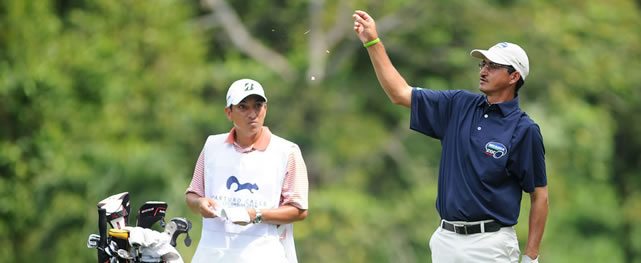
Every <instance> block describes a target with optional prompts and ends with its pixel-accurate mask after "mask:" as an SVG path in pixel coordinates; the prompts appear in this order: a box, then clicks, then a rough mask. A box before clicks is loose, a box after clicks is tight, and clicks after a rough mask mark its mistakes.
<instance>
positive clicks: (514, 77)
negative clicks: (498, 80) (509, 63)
mask: <svg viewBox="0 0 641 263" xmlns="http://www.w3.org/2000/svg"><path fill="white" fill-rule="evenodd" d="M519 79H521V73H520V72H518V71H514V72H512V74H510V84H516V83H517V82H519Z"/></svg>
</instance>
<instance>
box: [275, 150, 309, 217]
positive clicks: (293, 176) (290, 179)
mask: <svg viewBox="0 0 641 263" xmlns="http://www.w3.org/2000/svg"><path fill="white" fill-rule="evenodd" d="M308 191H309V183H308V179H307V166H306V165H305V161H304V160H303V155H302V154H301V151H300V149H299V148H298V146H297V145H294V146H292V148H291V152H290V153H289V156H288V160H287V174H286V175H285V180H284V182H283V188H282V192H281V201H280V204H281V205H286V204H288V205H293V206H295V207H298V208H299V209H303V210H307V208H308V204H307V197H308Z"/></svg>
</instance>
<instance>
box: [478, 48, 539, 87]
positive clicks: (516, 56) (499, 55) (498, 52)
mask: <svg viewBox="0 0 641 263" xmlns="http://www.w3.org/2000/svg"><path fill="white" fill-rule="evenodd" d="M470 55H471V56H472V57H475V58H480V59H487V60H489V61H492V62H494V63H499V64H503V65H510V66H512V67H514V69H516V71H518V72H519V73H520V74H521V77H522V78H523V80H525V77H527V75H528V73H530V60H529V59H528V58H527V54H525V51H524V50H523V49H522V48H521V47H519V46H518V45H517V44H513V43H508V42H501V43H498V44H496V45H494V46H493V47H491V48H490V49H488V50H482V49H474V50H472V51H471V52H470Z"/></svg>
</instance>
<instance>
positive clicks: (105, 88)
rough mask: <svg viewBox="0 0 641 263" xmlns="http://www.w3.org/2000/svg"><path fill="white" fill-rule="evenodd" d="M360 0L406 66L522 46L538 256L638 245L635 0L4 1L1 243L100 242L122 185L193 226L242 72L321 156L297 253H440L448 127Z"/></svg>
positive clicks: (425, 79) (439, 71) (458, 84)
mask: <svg viewBox="0 0 641 263" xmlns="http://www.w3.org/2000/svg"><path fill="white" fill-rule="evenodd" d="M355 9H363V10H366V11H368V12H369V13H370V14H371V15H372V16H373V17H374V18H375V19H376V20H377V26H378V28H379V31H380V33H381V39H383V42H384V43H385V45H386V47H387V49H388V52H389V54H390V56H391V58H392V60H393V62H394V63H395V65H396V67H397V68H398V69H399V71H400V72H401V74H403V76H404V77H405V78H406V79H407V80H408V82H409V83H410V84H412V85H414V86H420V87H428V88H434V89H467V90H472V91H475V90H476V83H477V78H478V75H477V74H478V71H477V67H476V61H475V60H474V59H471V58H470V57H469V55H468V53H469V50H471V49H473V48H488V47H490V46H492V45H493V44H495V43H496V42H500V41H511V42H515V43H519V44H520V45H521V46H522V47H524V49H525V50H526V51H527V52H528V55H529V57H530V63H531V74H530V76H529V78H528V81H527V82H526V84H525V87H524V88H523V89H522V91H521V94H520V96H521V106H522V107H523V108H524V109H525V110H526V111H527V112H528V113H529V114H530V116H532V117H533V118H534V119H535V120H536V121H537V122H538V123H539V124H540V126H541V129H542V132H543V136H544V140H545V146H546V153H547V154H546V156H547V160H548V163H547V165H548V171H547V172H548V179H549V184H550V186H549V189H550V198H551V199H550V200H551V203H550V206H551V210H550V216H549V218H548V225H547V230H546V234H545V237H544V240H543V244H542V247H541V254H542V260H544V261H545V262H585V261H590V262H602V261H608V262H639V261H641V227H639V226H641V224H640V223H641V190H639V189H641V187H640V186H641V179H640V178H641V177H640V176H639V175H640V172H639V171H641V167H639V166H640V165H641V157H640V156H641V139H639V136H638V134H640V132H641V121H640V120H639V117H638V113H639V112H641V108H640V106H639V105H641V101H640V100H641V94H640V93H641V87H640V86H639V85H640V84H639V83H641V74H638V73H637V72H638V70H639V69H640V68H641V45H639V44H638V43H641V34H640V32H639V29H640V28H641V15H640V10H641V9H640V8H639V6H638V4H636V3H635V2H633V1H623V0H617V1H609V2H607V3H602V2H601V1H574V0H567V1H466V0H454V1H384V2H379V3H365V2H364V1H335V0H326V1H321V0H311V1H275V2H274V1H246V0H240V1H223V0H202V1H200V2H182V1H172V0H163V1H130V0H123V1H105V0H97V1H46V0H43V1H17V0H16V1H13V0H9V1H3V2H2V3H0V127H1V128H0V258H3V259H4V261H6V262H34V261H41V260H42V259H43V258H46V259H48V260H49V261H53V262H91V261H93V260H95V251H94V250H91V249H87V248H86V247H85V242H86V238H87V236H88V234H90V233H96V232H97V216H96V211H95V204H96V203H97V202H98V201H99V200H101V199H103V198H104V197H107V196H109V195H111V194H115V193H119V192H123V191H129V192H130V194H131V198H132V210H135V209H137V208H138V206H139V205H141V204H142V203H143V202H144V201H148V200H162V201H166V202H168V203H169V209H168V215H169V216H170V217H171V216H188V217H189V218H190V219H191V220H192V221H193V222H194V231H193V235H192V236H193V238H194V241H198V238H199V231H200V219H199V218H198V217H197V216H196V215H194V214H192V213H191V212H188V209H187V208H186V207H185V205H184V202H183V193H184V190H185V188H186V187H187V184H188V183H189V180H190V179H191V173H192V171H193V165H194V162H195V160H196V158H197V156H198V154H199V152H200V148H201V147H202V143H203V142H204V140H205V138H206V136H207V135H209V134H215V133H222V132H226V131H227V130H228V129H229V128H230V125H229V123H228V121H227V120H226V118H225V117H224V115H223V107H224V102H223V101H224V94H225V92H226V89H227V86H228V85H229V83H231V82H232V81H233V80H235V79H237V78H242V77H250V78H254V79H257V80H259V81H260V82H261V83H263V85H264V86H265V87H266V89H267V93H268V94H267V95H268V96H269V98H270V105H271V106H270V108H269V114H268V117H267V121H266V124H267V125H268V126H269V127H270V128H271V129H272V131H273V132H275V133H276V134H279V135H281V136H283V137H285V138H288V139H291V140H293V141H295V142H297V143H299V145H300V146H301V149H302V151H303V156H304V157H305V160H306V163H307V166H308V169H309V177H310V187H311V193H310V206H311V208H310V216H309V217H308V219H307V220H305V221H303V222H300V223H297V224H296V226H295V228H296V239H297V249H298V256H299V260H300V261H301V262H429V261H430V259H429V258H430V255H429V249H428V248H427V241H428V238H429V236H430V235H431V233H432V231H434V229H435V228H436V226H437V224H438V220H439V218H438V215H437V213H436V210H435V208H434V200H435V198H436V180H437V179H436V178H437V174H438V164H439V158H440V145H439V143H438V141H435V140H432V139H429V138H427V137H424V136H422V135H420V134H417V133H414V132H412V131H410V130H409V128H408V119H409V116H408V115H409V112H408V111H407V110H406V109H404V108H401V107H398V106H394V105H392V104H391V103H390V102H389V101H388V99H387V97H386V96H385V94H384V93H383V92H382V90H381V89H380V87H379V85H378V82H377V80H376V78H375V75H374V73H373V70H372V67H371V65H370V62H369V58H368V57H367V54H366V52H365V50H363V48H362V46H361V45H360V43H359V41H358V39H357V38H356V37H355V35H354V33H353V32H352V20H351V14H352V12H353V10H355ZM528 205H529V200H528V199H527V198H525V199H524V201H523V208H522V213H521V220H520V224H519V225H517V230H518V234H519V238H520V241H521V245H522V246H524V245H525V237H526V235H527V213H528ZM130 220H131V221H133V220H135V218H132V219H130ZM195 244H196V242H194V245H192V247H189V248H186V247H184V246H182V245H180V243H179V250H180V251H181V252H182V254H183V256H184V258H185V259H187V260H189V259H190V258H191V255H193V252H194V250H195Z"/></svg>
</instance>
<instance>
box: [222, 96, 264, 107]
mask: <svg viewBox="0 0 641 263" xmlns="http://www.w3.org/2000/svg"><path fill="white" fill-rule="evenodd" d="M251 95H256V96H259V97H261V98H263V99H264V100H265V101H267V98H266V97H265V96H263V94H259V93H250V94H247V95H246V96H245V97H242V98H239V99H237V100H238V101H230V102H229V103H228V104H229V105H227V107H229V106H231V105H238V103H240V102H241V101H243V100H244V99H245V98H247V97H249V96H251Z"/></svg>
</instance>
